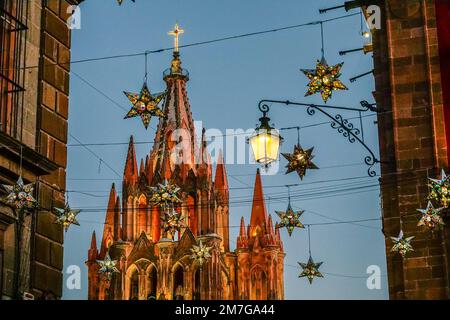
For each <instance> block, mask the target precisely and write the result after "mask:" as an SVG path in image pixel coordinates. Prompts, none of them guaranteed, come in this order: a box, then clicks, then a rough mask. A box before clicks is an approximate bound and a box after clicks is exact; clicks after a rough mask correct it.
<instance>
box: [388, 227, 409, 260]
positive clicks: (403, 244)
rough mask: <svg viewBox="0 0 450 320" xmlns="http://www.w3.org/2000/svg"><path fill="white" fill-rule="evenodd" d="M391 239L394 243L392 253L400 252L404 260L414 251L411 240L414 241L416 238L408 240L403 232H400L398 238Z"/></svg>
mask: <svg viewBox="0 0 450 320" xmlns="http://www.w3.org/2000/svg"><path fill="white" fill-rule="evenodd" d="M391 239H392V241H393V242H394V246H393V247H392V249H391V252H398V253H400V255H401V256H402V257H403V258H404V257H405V256H406V255H407V254H408V253H409V252H412V251H414V249H413V247H412V245H411V240H412V239H414V237H408V238H406V237H405V235H404V234H403V230H400V234H399V235H398V237H397V238H396V237H391Z"/></svg>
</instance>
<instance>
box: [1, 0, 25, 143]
mask: <svg viewBox="0 0 450 320" xmlns="http://www.w3.org/2000/svg"><path fill="white" fill-rule="evenodd" d="M27 14H28V1H27V0H0V131H1V132H4V133H6V134H8V135H10V136H12V137H14V138H16V139H18V140H21V135H22V132H21V127H22V121H23V120H22V107H23V91H24V81H25V51H26V50H25V45H26V30H27V26H26V25H25V23H24V21H25V19H26V16H27Z"/></svg>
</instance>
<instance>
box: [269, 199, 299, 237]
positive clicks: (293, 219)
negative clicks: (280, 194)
mask: <svg viewBox="0 0 450 320" xmlns="http://www.w3.org/2000/svg"><path fill="white" fill-rule="evenodd" d="M304 212H305V211H297V212H295V211H294V210H293V209H292V206H291V204H290V203H289V205H288V208H287V210H286V211H275V213H276V214H277V215H278V216H279V217H280V219H281V221H280V223H278V225H277V227H276V228H277V229H280V228H286V229H287V231H288V233H289V236H292V233H293V232H294V229H295V228H301V229H305V226H304V225H303V224H302V223H301V222H300V216H301V215H302V214H303V213H304Z"/></svg>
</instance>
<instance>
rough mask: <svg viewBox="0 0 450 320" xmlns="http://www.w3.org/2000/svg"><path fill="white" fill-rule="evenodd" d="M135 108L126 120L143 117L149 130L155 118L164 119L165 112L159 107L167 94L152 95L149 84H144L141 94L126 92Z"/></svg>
mask: <svg viewBox="0 0 450 320" xmlns="http://www.w3.org/2000/svg"><path fill="white" fill-rule="evenodd" d="M124 94H125V95H126V96H127V98H128V99H129V100H130V102H131V103H132V104H133V107H132V108H131V110H130V111H129V112H128V114H127V115H126V116H125V119H130V118H134V117H141V119H142V122H143V123H144V127H145V129H148V126H149V125H150V121H151V119H152V117H153V116H155V117H160V118H163V117H165V115H164V112H163V111H162V110H161V109H160V108H159V107H158V105H159V104H160V103H161V101H162V100H163V99H164V97H165V96H166V93H159V94H156V95H152V94H151V93H150V90H149V89H148V86H147V83H144V86H143V87H142V90H141V92H140V93H131V92H124Z"/></svg>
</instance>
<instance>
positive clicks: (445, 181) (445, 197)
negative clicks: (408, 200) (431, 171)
mask: <svg viewBox="0 0 450 320" xmlns="http://www.w3.org/2000/svg"><path fill="white" fill-rule="evenodd" d="M429 180H430V183H429V184H428V186H429V187H430V193H429V195H428V199H429V200H434V201H436V202H438V203H439V204H440V205H441V206H443V207H445V208H448V206H449V204H450V177H448V176H447V174H446V173H445V171H444V170H442V173H441V179H431V178H429Z"/></svg>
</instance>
